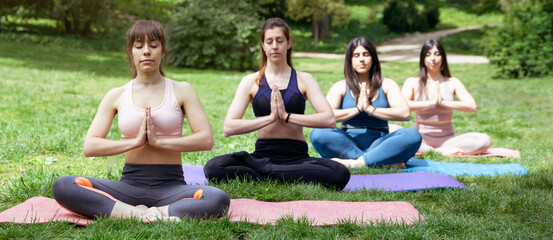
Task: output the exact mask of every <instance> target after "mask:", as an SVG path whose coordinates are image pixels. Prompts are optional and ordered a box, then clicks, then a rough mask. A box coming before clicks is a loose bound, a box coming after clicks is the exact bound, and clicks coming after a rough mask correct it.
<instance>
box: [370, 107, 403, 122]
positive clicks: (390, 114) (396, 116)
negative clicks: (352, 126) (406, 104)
mask: <svg viewBox="0 0 553 240" xmlns="http://www.w3.org/2000/svg"><path fill="white" fill-rule="evenodd" d="M372 115H373V117H375V118H379V119H382V120H388V121H409V119H410V118H411V114H410V112H409V110H408V109H404V108H376V109H375V110H374V111H373V113H372Z"/></svg>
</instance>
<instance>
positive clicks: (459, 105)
mask: <svg viewBox="0 0 553 240" xmlns="http://www.w3.org/2000/svg"><path fill="white" fill-rule="evenodd" d="M450 81H451V86H452V87H453V95H454V96H455V95H457V98H458V99H459V101H444V100H442V101H440V106H442V107H447V108H451V109H455V110H459V111H463V112H476V101H474V98H473V97H472V95H470V93H469V92H468V91H467V89H466V88H465V86H464V85H463V83H462V82H461V81H460V80H459V79H457V78H450Z"/></svg>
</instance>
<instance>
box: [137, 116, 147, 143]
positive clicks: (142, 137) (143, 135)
mask: <svg viewBox="0 0 553 240" xmlns="http://www.w3.org/2000/svg"><path fill="white" fill-rule="evenodd" d="M147 125H148V121H147V112H146V113H145V115H144V119H143V120H142V125H140V129H139V130H138V135H136V138H135V140H136V147H135V148H140V147H142V146H144V145H146V144H148V134H147Z"/></svg>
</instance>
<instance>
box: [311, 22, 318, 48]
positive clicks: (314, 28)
mask: <svg viewBox="0 0 553 240" xmlns="http://www.w3.org/2000/svg"><path fill="white" fill-rule="evenodd" d="M311 24H312V27H311V29H312V31H313V46H314V47H315V48H317V46H318V43H319V24H320V20H315V17H313V19H312V21H311Z"/></svg>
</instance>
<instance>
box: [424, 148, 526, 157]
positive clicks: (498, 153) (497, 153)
mask: <svg viewBox="0 0 553 240" xmlns="http://www.w3.org/2000/svg"><path fill="white" fill-rule="evenodd" d="M416 155H421V153H418V152H417V154H416ZM447 156H448V157H510V158H516V159H520V152H519V151H518V150H513V149H508V148H488V150H486V151H485V152H483V153H480V154H476V155H465V154H450V155H447Z"/></svg>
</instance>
